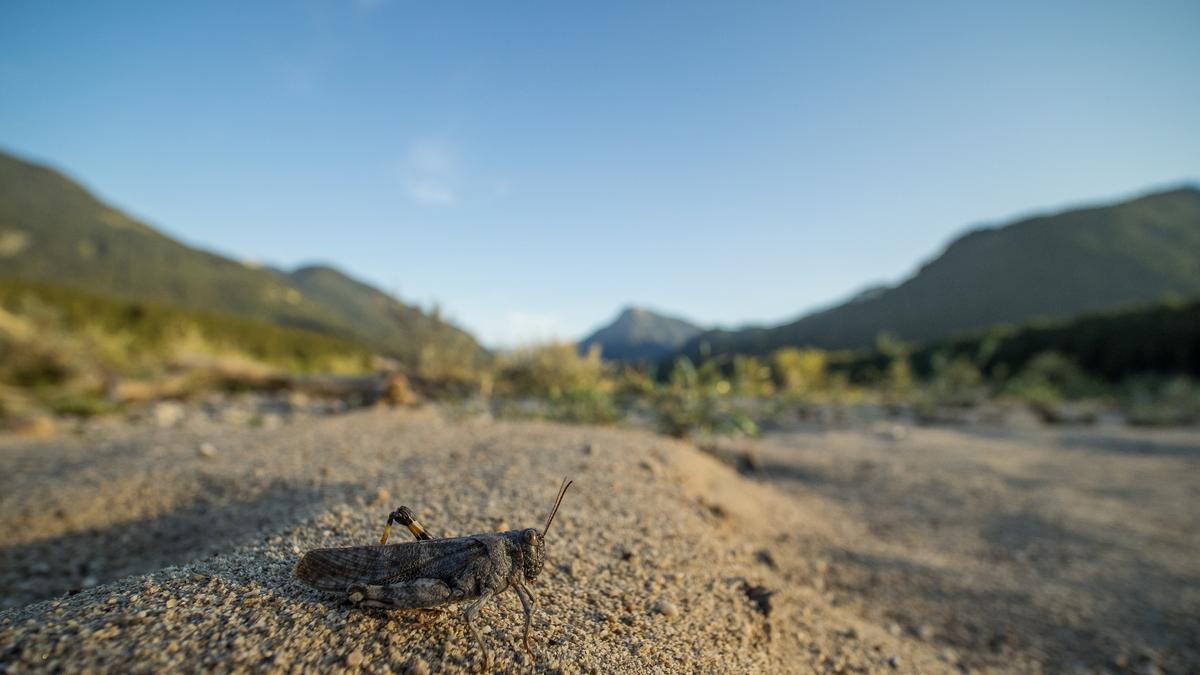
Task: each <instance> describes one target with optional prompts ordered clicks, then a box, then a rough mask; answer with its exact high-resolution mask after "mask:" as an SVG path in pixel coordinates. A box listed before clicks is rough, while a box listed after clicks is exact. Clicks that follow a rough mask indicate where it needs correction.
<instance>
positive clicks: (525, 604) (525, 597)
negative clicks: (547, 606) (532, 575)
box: [513, 583, 534, 659]
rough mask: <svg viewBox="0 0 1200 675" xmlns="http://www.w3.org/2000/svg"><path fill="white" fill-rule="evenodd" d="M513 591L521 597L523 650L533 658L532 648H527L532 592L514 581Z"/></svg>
mask: <svg viewBox="0 0 1200 675" xmlns="http://www.w3.org/2000/svg"><path fill="white" fill-rule="evenodd" d="M513 592H514V593H516V594H517V597H518V598H520V599H521V608H522V609H524V610H525V637H524V642H525V651H526V653H528V654H529V658H531V659H532V658H534V656H533V650H532V649H530V648H529V625H530V623H531V622H532V621H533V604H534V603H533V593H531V592H529V589H528V588H525V586H523V585H522V584H519V583H514V584H513Z"/></svg>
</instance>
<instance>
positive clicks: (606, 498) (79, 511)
mask: <svg viewBox="0 0 1200 675" xmlns="http://www.w3.org/2000/svg"><path fill="white" fill-rule="evenodd" d="M1198 438H1200V436H1198V435H1197V434H1195V433H1192V434H1187V433H1178V434H1173V435H1172V434H1146V433H1144V432H1143V433H1133V432H1098V431H1093V432H1074V433H1071V432H1054V433H1052V432H1045V431H1026V432H1019V433H1018V432H1004V433H1001V434H995V435H994V436H989V435H983V434H979V433H974V434H970V433H964V432H956V431H947V430H926V429H917V430H910V431H907V432H906V433H892V432H890V431H887V432H886V433H875V432H872V431H870V430H859V431H795V432H791V433H777V434H772V435H771V436H769V437H768V438H766V439H763V440H761V441H756V442H754V443H750V444H748V445H746V446H744V447H743V448H742V449H743V450H746V451H747V452H748V453H749V456H751V457H753V459H754V461H753V463H752V466H753V468H751V469H749V470H748V471H746V472H744V473H743V474H742V475H739V474H738V473H737V472H736V471H735V470H734V469H733V468H731V467H729V466H727V465H725V464H722V463H721V462H719V461H717V460H716V459H714V458H713V457H711V456H709V455H706V454H704V453H702V452H700V451H698V450H697V449H696V448H694V447H693V446H691V445H688V444H684V443H679V442H675V441H670V440H667V439H664V438H662V437H659V436H656V435H654V434H651V433H648V432H643V431H636V430H622V429H611V428H595V427H571V426H560V425H552V424H542V423H532V422H520V423H518V422H495V421H491V420H488V419H485V418H465V419H460V418H456V417H454V416H451V415H448V414H445V413H442V412H439V411H437V410H434V409H427V410H424V411H417V412H391V411H370V412H361V413H354V414H350V415H344V416H339V417H331V418H311V419H305V420H301V421H299V422H296V423H293V424H289V425H286V426H284V427H283V428H280V429H274V430H265V429H252V428H245V427H234V426H231V425H220V424H216V423H197V424H190V425H185V426H184V427H183V428H179V429H157V428H151V427H139V428H127V427H121V426H116V427H114V428H111V429H101V430H96V431H93V432H90V433H88V434H85V435H83V436H80V437H72V438H67V439H60V440H57V441H43V442H30V441H17V440H14V439H0V602H2V603H4V606H5V607H8V609H4V610H3V611H2V612H0V664H2V666H3V667H2V668H0V670H4V671H7V672H23V671H54V670H65V671H81V670H98V671H103V670H113V671H118V670H119V671H134V672H149V671H164V670H183V671H201V670H209V669H214V668H216V669H220V670H227V671H267V672H293V671H296V672H302V671H311V672H317V671H320V672H329V671H337V670H347V671H355V670H359V671H363V672H381V673H384V672H410V673H420V672H441V671H447V672H455V671H467V670H474V669H477V668H478V666H479V660H480V655H479V653H478V651H477V649H476V648H475V646H474V644H473V643H472V641H471V639H470V637H469V634H468V633H467V631H466V629H465V626H464V625H463V623H462V621H461V619H460V613H459V612H457V611H454V610H449V611H444V612H386V611H381V610H362V609H357V608H354V607H352V606H350V605H348V604H347V603H345V602H344V601H342V600H341V599H339V598H334V597H327V596H324V595H322V594H320V593H318V592H316V591H313V590H311V589H308V588H307V587H305V586H303V585H300V584H299V583H297V582H296V581H294V580H293V579H292V577H291V572H292V569H293V567H294V566H295V563H296V561H297V559H298V557H299V556H300V554H301V553H302V552H303V551H304V550H307V549H309V548H313V547H318V546H337V545H353V544H364V543H371V542H372V541H373V540H374V539H376V538H377V537H378V535H379V530H380V527H381V526H382V524H383V520H384V518H385V517H386V514H387V513H388V512H389V511H390V510H391V509H392V508H395V507H396V506H399V505H401V504H405V505H408V506H410V507H412V508H413V510H414V511H416V512H417V514H418V515H419V517H420V518H421V520H422V521H423V522H424V524H425V525H426V526H427V527H428V528H429V529H430V530H431V531H433V532H434V534H435V535H443V536H449V535H458V534H467V533H472V532H480V531H493V530H503V529H510V528H516V527H525V526H536V525H540V522H541V520H542V519H543V518H544V516H545V512H546V510H547V508H548V506H549V502H550V500H551V499H552V497H553V495H554V491H555V489H556V488H557V486H558V483H559V480H560V479H561V477H563V476H570V477H571V478H573V479H574V480H575V481H576V485H575V487H574V488H573V489H572V491H571V492H570V493H569V494H568V496H567V499H566V502H565V503H564V505H563V509H562V511H561V512H560V515H559V517H558V519H557V520H556V521H555V527H554V530H553V531H552V532H551V535H550V537H549V539H548V548H549V551H548V560H547V563H546V568H545V570H544V571H543V573H542V575H541V577H539V579H538V580H537V582H536V583H535V584H534V586H533V589H532V590H533V591H534V594H535V596H536V597H537V599H538V609H537V611H536V615H535V620H534V632H533V634H534V643H535V645H534V648H535V652H536V655H537V658H536V660H535V661H532V662H531V661H530V660H529V659H528V658H527V657H526V656H525V655H524V653H523V652H522V651H521V650H520V649H519V643H520V635H521V617H522V614H521V611H520V604H519V602H518V600H517V598H516V596H515V595H514V594H512V593H506V594H504V595H503V596H502V597H500V598H499V599H498V600H497V601H496V602H495V603H489V605H488V606H487V607H485V609H484V611H483V613H482V614H481V622H480V623H481V627H482V629H483V632H484V637H485V640H487V642H488V643H489V644H490V646H491V648H492V651H493V652H494V654H495V657H496V664H495V667H496V670H497V671H514V672H558V671H561V672H595V673H600V672H614V671H630V672H637V671H640V672H705V673H707V672H800V673H804V672H922V673H937V672H962V671H996V672H1038V671H1046V672H1063V671H1067V672H1070V671H1079V672H1092V671H1100V672H1105V671H1118V670H1123V669H1128V670H1130V671H1133V672H1147V673H1149V672H1156V669H1157V670H1161V671H1165V672H1189V671H1192V672H1194V671H1196V670H1197V669H1198V668H1200V654H1198V647H1197V638H1196V636H1197V635H1200V627H1198V619H1197V617H1198V616H1200V611H1198V610H1200V602H1198V599H1200V598H1198V593H1200V563H1197V561H1198V560H1200V550H1198V549H1200V545H1198V543H1197V535H1196V532H1197V531H1198V530H1200V528H1197V520H1198V518H1200V516H1198V511H1200V510H1197V509H1196V508H1195V507H1194V505H1195V503H1196V497H1197V496H1198V494H1197V493H1198V492H1200V474H1198V467H1200V440H1198ZM763 591H765V592H769V593H773V594H772V595H770V597H769V600H766V601H764V600H763V599H762V596H763ZM64 594H67V595H64ZM30 603H32V604H30Z"/></svg>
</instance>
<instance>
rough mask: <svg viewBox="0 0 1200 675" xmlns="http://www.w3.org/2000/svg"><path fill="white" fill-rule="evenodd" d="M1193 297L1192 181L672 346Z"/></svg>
mask: <svg viewBox="0 0 1200 675" xmlns="http://www.w3.org/2000/svg"><path fill="white" fill-rule="evenodd" d="M1196 295H1200V190H1197V189H1196V188H1193V187H1184V188H1179V189H1175V190H1170V191H1166V192H1159V193H1156V194H1150V195H1146V196H1144V197H1140V198H1138V199H1133V200H1130V201H1126V202H1122V203H1117V204H1112V205H1107V206H1098V207H1090V208H1081V209H1074V210H1069V211H1065V212H1062V213H1057V214H1053V215H1045V216H1038V217H1034V218H1028V219H1024V220H1021V221H1018V222H1015V223H1012V224H1009V225H1005V226H1002V227H994V228H983V229H978V230H974V231H971V232H968V233H967V234H965V235H963V236H961V237H959V238H958V239H956V240H955V241H954V242H952V243H951V244H950V245H949V247H947V248H946V250H945V251H944V252H943V253H942V254H941V255H939V256H938V257H937V258H935V259H934V260H933V261H932V262H929V263H928V264H926V265H924V266H923V267H921V268H920V269H919V270H918V271H917V272H916V274H914V275H913V276H912V277H910V278H909V279H908V280H906V281H904V282H903V283H901V284H900V285H898V286H895V287H892V288H884V289H878V288H876V289H871V291H870V292H868V293H860V294H858V295H857V296H855V297H854V298H853V299H852V300H850V301H848V302H844V303H841V304H838V305H836V306H834V307H832V308H829V309H825V310H822V311H819V312H816V313H813V314H809V315H807V316H803V317H801V318H800V319H797V320H795V321H792V322H790V323H786V324H783V325H780V326H775V327H756V328H748V329H744V330H734V331H724V330H714V331H709V332H706V333H703V334H701V335H698V336H695V337H693V338H692V339H690V340H689V341H688V342H687V344H685V345H684V346H683V348H682V349H681V350H680V351H681V353H682V354H685V355H688V356H691V357H693V358H696V357H699V356H701V355H703V354H712V355H717V354H726V353H747V354H762V353H766V352H770V351H772V350H774V349H777V348H779V347H783V346H799V345H807V346H813V347H820V348H825V349H848V348H861V347H868V346H870V345H872V344H874V342H875V340H876V339H877V337H878V336H879V335H880V334H881V333H885V332H886V333H890V334H892V335H894V336H896V337H899V338H902V339H905V340H910V341H916V342H922V341H928V340H935V339H943V338H949V337H952V336H955V335H960V334H964V333H968V332H972V331H977V330H981V329H984V328H987V327H989V326H992V325H995V324H1001V323H1018V322H1026V321H1030V320H1035V319H1065V318H1070V317H1072V316H1076V315H1078V314H1081V313H1084V312H1092V311H1099V310H1105V309H1111V308H1116V307H1121V306H1127V305H1134V304H1138V303H1146V302H1153V301H1156V300H1160V299H1163V298H1164V297H1170V296H1175V297H1190V296H1196Z"/></svg>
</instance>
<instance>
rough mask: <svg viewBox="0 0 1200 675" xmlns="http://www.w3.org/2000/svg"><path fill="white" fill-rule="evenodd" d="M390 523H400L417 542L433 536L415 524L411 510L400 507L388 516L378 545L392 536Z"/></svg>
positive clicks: (415, 519)
mask: <svg viewBox="0 0 1200 675" xmlns="http://www.w3.org/2000/svg"><path fill="white" fill-rule="evenodd" d="M392 523H400V524H401V525H403V526H405V527H407V528H408V531H409V532H412V536H414V537H416V538H417V539H418V540H427V539H433V535H432V534H429V531H428V530H426V529H425V528H424V527H422V526H421V523H418V522H417V517H416V516H414V515H413V512H412V510H411V509H409V508H408V507H407V506H401V507H400V508H398V509H396V510H395V511H392V512H391V513H390V514H388V520H387V525H384V526H383V536H382V537H380V538H379V543H380V545H383V544H386V543H387V541H388V537H389V536H390V535H391V534H392Z"/></svg>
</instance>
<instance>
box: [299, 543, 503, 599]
mask: <svg viewBox="0 0 1200 675" xmlns="http://www.w3.org/2000/svg"><path fill="white" fill-rule="evenodd" d="M481 555H487V547H486V546H485V545H484V544H483V543H482V542H480V541H478V540H476V539H474V538H471V537H455V538H453V539H431V540H423V541H412V542H405V543H403V544H387V545H382V546H346V547H343V548H318V549H314V550H312V551H309V552H308V553H305V554H304V557H303V558H301V559H300V564H299V565H297V566H296V578H297V579H299V580H300V581H302V582H304V583H306V584H308V585H309V586H312V587H313V588H316V589H319V590H323V591H330V592H334V593H338V592H341V591H344V590H346V588H347V587H348V586H349V585H350V584H388V583H394V582H396V581H403V580H410V579H442V580H446V581H449V580H451V579H453V578H454V577H455V576H456V575H457V573H458V572H459V571H461V570H462V569H463V568H464V567H466V566H467V565H468V564H470V563H471V561H473V560H475V559H476V558H477V557H479V556H481Z"/></svg>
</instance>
